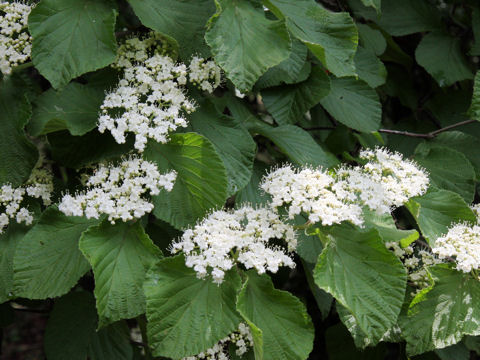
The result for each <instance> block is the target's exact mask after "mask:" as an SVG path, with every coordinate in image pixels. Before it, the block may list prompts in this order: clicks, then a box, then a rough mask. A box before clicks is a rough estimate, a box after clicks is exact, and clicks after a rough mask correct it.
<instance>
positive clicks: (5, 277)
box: [0, 222, 28, 304]
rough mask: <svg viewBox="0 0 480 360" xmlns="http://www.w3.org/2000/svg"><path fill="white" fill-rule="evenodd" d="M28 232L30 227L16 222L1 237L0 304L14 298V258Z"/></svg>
mask: <svg viewBox="0 0 480 360" xmlns="http://www.w3.org/2000/svg"><path fill="white" fill-rule="evenodd" d="M27 231H28V227H26V226H24V225H20V224H17V223H15V222H14V223H12V224H10V225H8V228H7V229H6V230H4V232H3V233H2V234H1V235H0V304H1V303H3V302H5V301H7V300H8V299H10V298H12V297H13V256H14V255H15V249H16V247H17V243H18V242H19V241H20V240H21V239H22V238H23V237H24V236H25V234H26V233H27Z"/></svg>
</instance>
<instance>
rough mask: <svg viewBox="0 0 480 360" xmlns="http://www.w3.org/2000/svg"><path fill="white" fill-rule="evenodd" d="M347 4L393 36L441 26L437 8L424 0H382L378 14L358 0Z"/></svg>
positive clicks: (356, 12) (359, 14)
mask: <svg viewBox="0 0 480 360" xmlns="http://www.w3.org/2000/svg"><path fill="white" fill-rule="evenodd" d="M362 2H363V3H365V2H364V0H362ZM348 4H349V5H350V7H351V8H352V10H353V12H354V13H355V15H357V16H362V17H364V18H366V19H368V20H372V21H374V22H376V23H377V24H378V25H379V26H380V27H381V28H383V29H384V30H385V31H387V32H388V33H389V34H390V35H393V36H404V35H409V34H414V33H417V32H425V31H430V30H436V29H438V28H440V26H441V22H440V16H439V12H438V10H437V9H436V8H435V7H433V6H432V5H430V4H429V2H428V1H424V0H421V1H419V0H402V1H398V0H382V8H381V15H380V16H379V14H378V13H377V12H376V11H374V10H373V9H370V8H366V7H365V6H364V5H362V4H361V3H360V0H349V1H348Z"/></svg>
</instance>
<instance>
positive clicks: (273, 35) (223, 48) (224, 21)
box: [205, 0, 291, 92]
mask: <svg viewBox="0 0 480 360" xmlns="http://www.w3.org/2000/svg"><path fill="white" fill-rule="evenodd" d="M216 4H217V13H216V14H215V15H214V16H213V17H212V18H211V19H210V21H209V29H208V31H207V33H206V34H205V40H206V41H207V44H208V45H209V46H210V48H211V49H212V53H213V56H214V58H215V61H216V62H217V64H219V65H220V67H221V68H222V69H223V70H224V71H225V74H226V76H227V77H228V78H229V79H230V80H231V81H232V82H233V84H234V85H235V87H236V88H237V89H238V90H240V91H241V92H247V91H249V90H250V89H251V88H252V86H253V85H254V84H255V82H256V81H257V80H258V78H259V77H260V76H261V75H262V74H264V73H265V72H266V71H267V70H268V69H269V68H271V67H273V66H275V65H278V64H280V63H281V62H282V61H283V60H285V59H287V58H288V56H289V55H290V50H291V41H290V36H289V34H288V31H287V29H286V27H285V23H284V22H283V21H272V20H267V19H266V18H265V15H264V11H263V10H262V9H261V8H260V9H259V8H257V7H255V6H254V5H253V4H252V3H251V2H250V1H243V0H217V1H216ZM259 49H268V51H259Z"/></svg>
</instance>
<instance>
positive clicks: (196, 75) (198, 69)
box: [188, 56, 222, 93]
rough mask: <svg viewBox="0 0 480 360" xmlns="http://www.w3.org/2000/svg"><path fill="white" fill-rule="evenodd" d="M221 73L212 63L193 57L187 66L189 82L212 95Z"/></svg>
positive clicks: (219, 80)
mask: <svg viewBox="0 0 480 360" xmlns="http://www.w3.org/2000/svg"><path fill="white" fill-rule="evenodd" d="M221 78H222V72H221V70H220V67H218V65H217V64H215V62H214V61H211V60H210V61H207V60H205V59H203V58H200V57H197V56H194V57H193V58H192V60H191V62H190V65H189V66H188V79H189V81H190V82H191V83H192V84H193V85H195V86H197V87H198V88H200V89H201V90H204V91H207V92H209V93H212V92H213V90H215V89H216V88H217V87H218V86H219V85H220V82H221Z"/></svg>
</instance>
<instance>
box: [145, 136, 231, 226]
mask: <svg viewBox="0 0 480 360" xmlns="http://www.w3.org/2000/svg"><path fill="white" fill-rule="evenodd" d="M144 155H145V157H146V158H147V159H148V160H151V161H154V162H156V163H157V165H158V166H159V168H160V169H162V170H167V169H168V170H175V171H176V172H177V179H176V181H175V185H174V187H173V189H172V191H171V192H166V191H163V192H161V193H160V195H157V196H154V197H153V203H154V205H155V209H154V210H153V213H154V215H155V216H156V217H158V218H159V219H162V220H164V221H167V222H169V223H170V224H172V225H173V226H175V227H176V228H182V227H185V226H187V225H191V224H193V223H194V222H195V221H196V220H197V219H199V218H200V217H202V216H203V215H205V213H206V212H207V211H208V210H209V209H212V208H215V207H218V206H221V205H223V203H224V202H225V200H226V198H227V184H228V183H227V176H226V171H225V167H224V165H223V161H222V159H221V158H220V156H219V155H218V153H217V151H216V150H215V147H214V146H213V144H212V143H211V142H210V141H209V140H208V139H206V138H205V137H203V136H201V135H199V134H195V133H185V134H174V135H171V136H170V141H169V142H168V143H167V144H159V143H157V142H154V141H149V142H148V145H147V148H146V149H145V153H144Z"/></svg>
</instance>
